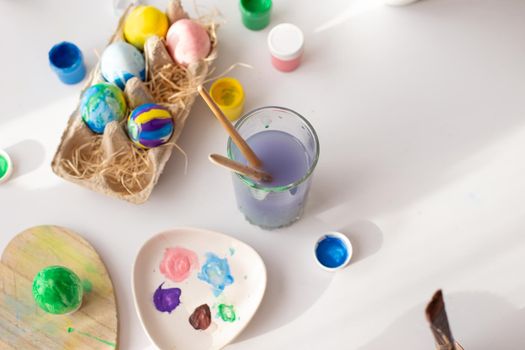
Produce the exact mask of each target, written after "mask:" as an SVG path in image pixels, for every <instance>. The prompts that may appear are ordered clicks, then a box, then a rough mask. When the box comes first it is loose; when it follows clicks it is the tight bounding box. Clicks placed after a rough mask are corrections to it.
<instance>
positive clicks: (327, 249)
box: [315, 235, 348, 268]
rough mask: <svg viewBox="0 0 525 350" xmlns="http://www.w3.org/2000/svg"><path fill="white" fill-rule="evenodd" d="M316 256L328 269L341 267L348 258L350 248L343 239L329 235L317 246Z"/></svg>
mask: <svg viewBox="0 0 525 350" xmlns="http://www.w3.org/2000/svg"><path fill="white" fill-rule="evenodd" d="M315 256H316V257H317V260H319V262H320V263H321V264H323V265H324V266H326V267H330V268H334V267H339V266H341V265H343V264H344V263H345V261H346V259H347V258H348V247H347V246H346V244H345V242H343V241H342V240H341V239H339V238H337V237H334V236H330V235H327V236H325V237H324V238H323V239H322V240H321V241H320V242H319V243H318V244H317V247H316V248H315Z"/></svg>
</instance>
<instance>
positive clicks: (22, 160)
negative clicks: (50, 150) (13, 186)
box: [5, 140, 46, 179]
mask: <svg viewBox="0 0 525 350" xmlns="http://www.w3.org/2000/svg"><path fill="white" fill-rule="evenodd" d="M5 150H6V152H7V153H8V154H9V157H10V158H11V161H12V162H13V171H14V172H13V175H12V178H11V179H15V178H17V177H20V176H22V175H26V174H29V173H30V172H32V171H34V170H36V169H38V168H39V167H40V166H41V165H42V163H43V162H44V159H45V156H46V151H45V148H44V146H43V145H42V144H41V143H40V142H39V141H36V140H23V141H20V142H17V143H15V144H14V145H12V146H9V147H7V148H6V149H5Z"/></svg>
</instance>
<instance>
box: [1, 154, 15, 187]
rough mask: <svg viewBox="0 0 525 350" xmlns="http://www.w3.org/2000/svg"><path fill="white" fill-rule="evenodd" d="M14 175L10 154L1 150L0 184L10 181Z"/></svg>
mask: <svg viewBox="0 0 525 350" xmlns="http://www.w3.org/2000/svg"><path fill="white" fill-rule="evenodd" d="M12 173H13V163H12V162H11V158H10V157H9V154H7V152H5V151H4V150H2V149H0V184H1V183H2V182H5V181H7V180H8V179H9V177H10V176H11V174H12Z"/></svg>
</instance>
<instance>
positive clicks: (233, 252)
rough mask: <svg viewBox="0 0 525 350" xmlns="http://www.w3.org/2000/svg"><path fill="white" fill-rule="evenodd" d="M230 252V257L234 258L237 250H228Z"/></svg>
mask: <svg viewBox="0 0 525 350" xmlns="http://www.w3.org/2000/svg"><path fill="white" fill-rule="evenodd" d="M228 251H229V252H230V256H233V254H235V248H230V249H228Z"/></svg>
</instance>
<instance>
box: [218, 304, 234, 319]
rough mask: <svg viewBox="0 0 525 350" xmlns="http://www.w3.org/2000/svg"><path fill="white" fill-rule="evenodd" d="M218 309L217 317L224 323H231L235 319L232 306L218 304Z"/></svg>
mask: <svg viewBox="0 0 525 350" xmlns="http://www.w3.org/2000/svg"><path fill="white" fill-rule="evenodd" d="M218 309H219V311H218V312H217V316H218V317H220V318H222V320H223V321H224V322H233V321H235V320H236V319H237V318H236V316H235V310H234V308H233V305H226V304H220V305H219V307H218Z"/></svg>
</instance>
